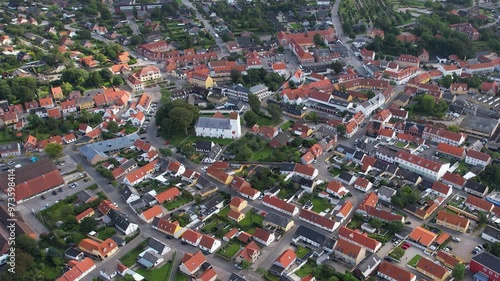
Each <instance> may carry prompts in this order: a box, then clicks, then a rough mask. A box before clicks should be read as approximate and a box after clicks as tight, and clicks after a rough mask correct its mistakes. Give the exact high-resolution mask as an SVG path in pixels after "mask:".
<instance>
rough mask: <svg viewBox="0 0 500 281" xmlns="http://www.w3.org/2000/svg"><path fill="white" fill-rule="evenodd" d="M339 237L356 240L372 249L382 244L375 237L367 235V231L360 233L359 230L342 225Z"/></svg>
mask: <svg viewBox="0 0 500 281" xmlns="http://www.w3.org/2000/svg"><path fill="white" fill-rule="evenodd" d="M339 237H343V238H345V239H347V240H351V241H353V242H356V243H357V244H359V245H362V246H363V247H366V248H368V249H370V250H371V251H375V250H376V249H377V248H378V247H380V246H381V243H380V242H379V241H377V240H375V239H373V238H370V237H368V236H367V235H366V233H360V232H359V231H356V230H352V229H350V228H347V227H345V226H342V227H341V228H340V229H339Z"/></svg>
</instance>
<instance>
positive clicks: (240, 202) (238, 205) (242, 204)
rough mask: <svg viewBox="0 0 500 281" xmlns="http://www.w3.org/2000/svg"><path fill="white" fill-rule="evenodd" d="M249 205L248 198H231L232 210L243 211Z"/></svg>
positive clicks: (230, 205)
mask: <svg viewBox="0 0 500 281" xmlns="http://www.w3.org/2000/svg"><path fill="white" fill-rule="evenodd" d="M247 206H248V202H247V200H245V199H241V198H240V197H233V199H231V203H230V204H229V207H230V208H231V210H235V211H237V212H241V210H243V209H245V208H246V207H247Z"/></svg>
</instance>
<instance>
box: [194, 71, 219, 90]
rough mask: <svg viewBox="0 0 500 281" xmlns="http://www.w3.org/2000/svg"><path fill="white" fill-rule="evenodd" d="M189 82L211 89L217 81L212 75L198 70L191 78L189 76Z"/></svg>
mask: <svg viewBox="0 0 500 281" xmlns="http://www.w3.org/2000/svg"><path fill="white" fill-rule="evenodd" d="M189 84H192V85H194V86H197V87H201V88H204V89H211V88H213V87H214V86H215V82H214V80H213V79H212V77H210V76H209V75H208V74H205V73H202V72H198V71H195V72H193V73H192V74H191V78H189Z"/></svg>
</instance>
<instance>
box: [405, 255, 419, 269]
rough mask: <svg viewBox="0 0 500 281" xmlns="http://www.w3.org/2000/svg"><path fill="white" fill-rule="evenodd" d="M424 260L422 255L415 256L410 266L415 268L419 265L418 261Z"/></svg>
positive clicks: (409, 263)
mask: <svg viewBox="0 0 500 281" xmlns="http://www.w3.org/2000/svg"><path fill="white" fill-rule="evenodd" d="M421 258H422V256H421V255H418V254H417V255H415V256H414V257H413V258H411V260H410V261H409V262H408V265H409V266H413V267H415V266H416V265H417V263H418V261H419V260H420V259H421Z"/></svg>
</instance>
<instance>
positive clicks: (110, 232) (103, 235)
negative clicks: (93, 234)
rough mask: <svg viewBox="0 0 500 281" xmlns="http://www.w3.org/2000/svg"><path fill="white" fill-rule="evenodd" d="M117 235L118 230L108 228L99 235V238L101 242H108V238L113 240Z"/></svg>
mask: <svg viewBox="0 0 500 281" xmlns="http://www.w3.org/2000/svg"><path fill="white" fill-rule="evenodd" d="M115 234H116V230H115V228H114V227H106V228H104V229H103V230H101V231H99V232H98V233H97V238H99V239H101V240H106V239H108V238H111V237H112V236H113V235H115Z"/></svg>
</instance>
